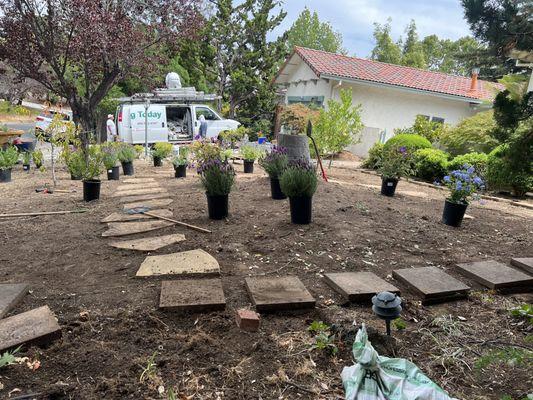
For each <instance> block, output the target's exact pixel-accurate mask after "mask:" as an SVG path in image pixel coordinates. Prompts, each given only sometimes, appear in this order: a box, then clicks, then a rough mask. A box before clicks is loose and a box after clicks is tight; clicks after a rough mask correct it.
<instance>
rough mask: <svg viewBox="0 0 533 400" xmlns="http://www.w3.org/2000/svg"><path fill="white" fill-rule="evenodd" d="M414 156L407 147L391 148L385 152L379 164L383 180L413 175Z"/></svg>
mask: <svg viewBox="0 0 533 400" xmlns="http://www.w3.org/2000/svg"><path fill="white" fill-rule="evenodd" d="M411 161H412V155H411V154H410V153H409V150H407V149H406V148H405V147H391V148H390V149H388V150H385V151H383V157H382V159H381V161H380V162H379V164H378V169H379V173H380V174H381V176H382V177H383V178H394V179H400V178H401V177H403V176H409V175H411V174H412V168H411V164H412V162H411Z"/></svg>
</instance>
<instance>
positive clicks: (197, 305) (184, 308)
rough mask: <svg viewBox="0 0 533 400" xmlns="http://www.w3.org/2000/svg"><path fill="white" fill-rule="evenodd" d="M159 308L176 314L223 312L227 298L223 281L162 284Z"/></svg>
mask: <svg viewBox="0 0 533 400" xmlns="http://www.w3.org/2000/svg"><path fill="white" fill-rule="evenodd" d="M159 308H160V309H162V310H165V311H175V312H206V311H223V310H224V309H225V308H226V298H225V297H224V290H223V289H222V280H221V279H193V280H189V279H188V280H183V281H163V282H161V295H160V298H159Z"/></svg>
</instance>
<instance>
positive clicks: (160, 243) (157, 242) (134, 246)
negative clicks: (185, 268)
mask: <svg viewBox="0 0 533 400" xmlns="http://www.w3.org/2000/svg"><path fill="white" fill-rule="evenodd" d="M184 240H185V235H183V234H181V233H174V234H172V235H165V236H156V237H149V238H142V239H133V240H124V241H117V242H111V243H109V245H110V246H111V247H115V248H117V249H125V250H137V251H155V250H158V249H161V248H163V247H165V246H168V245H171V244H174V243H179V242H182V241H184Z"/></svg>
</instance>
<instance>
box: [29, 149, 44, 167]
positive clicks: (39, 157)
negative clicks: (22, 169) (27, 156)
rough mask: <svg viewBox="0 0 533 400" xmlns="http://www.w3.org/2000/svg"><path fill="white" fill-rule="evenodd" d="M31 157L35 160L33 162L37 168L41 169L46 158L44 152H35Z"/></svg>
mask: <svg viewBox="0 0 533 400" xmlns="http://www.w3.org/2000/svg"><path fill="white" fill-rule="evenodd" d="M31 157H32V158H33V162H34V163H35V166H36V167H37V168H40V167H41V166H42V165H43V161H44V156H43V152H42V150H34V151H33V152H32V153H31Z"/></svg>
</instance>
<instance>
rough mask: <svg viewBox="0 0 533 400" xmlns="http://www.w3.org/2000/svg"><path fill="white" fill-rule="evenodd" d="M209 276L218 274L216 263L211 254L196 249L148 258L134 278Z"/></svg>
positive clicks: (218, 268)
mask: <svg viewBox="0 0 533 400" xmlns="http://www.w3.org/2000/svg"><path fill="white" fill-rule="evenodd" d="M211 274H220V266H219V265H218V261H217V260H216V259H215V258H214V257H213V256H212V255H211V254H209V253H207V252H205V251H203V250H201V249H196V250H189V251H182V252H179V253H172V254H165V255H161V256H148V257H146V258H145V260H144V261H143V263H142V264H141V267H140V268H139V270H138V271H137V274H136V276H137V277H152V276H166V275H188V276H189V275H211Z"/></svg>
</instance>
